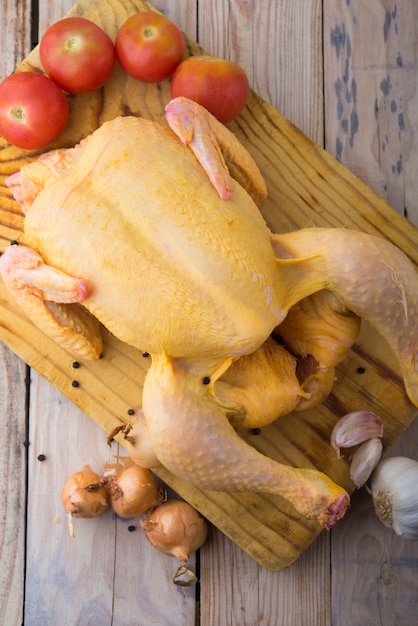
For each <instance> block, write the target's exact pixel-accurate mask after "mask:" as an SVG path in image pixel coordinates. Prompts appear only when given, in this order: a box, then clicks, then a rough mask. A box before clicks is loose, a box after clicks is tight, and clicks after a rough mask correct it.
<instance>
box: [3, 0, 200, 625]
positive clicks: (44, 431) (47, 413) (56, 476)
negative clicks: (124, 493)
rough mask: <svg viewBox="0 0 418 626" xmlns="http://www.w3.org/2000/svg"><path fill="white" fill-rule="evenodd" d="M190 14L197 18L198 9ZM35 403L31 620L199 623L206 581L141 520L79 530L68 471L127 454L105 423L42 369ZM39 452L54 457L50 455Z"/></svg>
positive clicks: (102, 521) (50, 9)
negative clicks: (199, 588)
mask: <svg viewBox="0 0 418 626" xmlns="http://www.w3.org/2000/svg"><path fill="white" fill-rule="evenodd" d="M71 7H72V3H71V2H69V0H65V1H64V0H62V2H61V6H59V5H58V4H56V3H55V4H54V5H53V6H51V5H50V3H48V2H43V3H41V5H40V22H39V35H40V36H41V35H42V33H43V32H44V31H45V29H46V28H47V27H48V25H49V24H50V23H52V22H54V21H56V20H58V19H60V18H61V17H62V16H63V15H64V14H65V13H66V12H67V11H68V10H69V9H70V8H71ZM188 8H189V7H188ZM168 14H169V11H168ZM185 14H186V16H187V18H188V19H189V20H191V14H192V11H191V10H188V11H185ZM176 15H177V17H180V11H176ZM186 21H187V20H186ZM72 374H73V375H74V374H75V371H74V370H73V372H72ZM30 409H31V410H30V441H31V446H30V454H29V466H28V473H29V495H28V513H27V572H26V597H25V619H26V621H27V623H30V624H40V623H57V624H58V623H59V624H62V625H63V626H65V625H68V626H70V625H71V626H72V625H73V624H75V623H77V624H87V623H88V624H97V625H98V626H99V625H100V626H106V624H109V625H110V624H123V625H124V626H125V625H126V626H128V625H129V624H131V625H132V626H133V625H137V624H151V623H161V624H167V626H170V625H171V626H177V624H184V625H185V626H193V625H194V624H195V592H196V588H195V587H191V588H188V589H181V590H179V588H177V587H176V586H175V585H174V584H173V582H172V576H173V574H174V572H175V569H176V568H177V565H178V563H177V561H176V560H175V559H172V558H170V557H167V556H164V555H161V554H158V553H157V552H156V550H155V549H154V548H153V547H152V546H151V545H150V544H149V543H148V541H147V540H146V538H145V534H144V533H143V531H142V530H141V529H140V526H139V521H138V519H129V520H124V519H121V518H118V517H116V516H115V515H113V514H112V513H111V512H110V511H108V512H106V513H105V514H104V515H103V516H101V517H100V518H96V519H91V520H75V521H74V526H75V533H76V537H75V538H72V537H70V535H69V532H68V528H67V520H66V518H65V514H64V510H63V507H62V503H61V497H60V494H61V488H62V486H63V485H64V483H65V481H66V479H67V478H68V477H69V476H70V475H71V474H72V473H73V472H74V471H78V470H79V469H81V467H82V466H83V465H84V464H85V463H89V464H90V465H91V467H92V468H93V469H94V470H95V471H96V472H98V473H100V472H101V471H102V468H103V464H104V463H105V462H114V461H115V459H114V458H113V455H114V454H124V453H125V454H126V452H124V450H123V449H119V446H117V445H113V446H112V449H111V450H109V448H108V446H107V445H106V442H105V437H104V433H103V430H102V429H101V428H99V427H98V426H97V424H95V423H94V422H93V421H92V420H89V419H88V418H87V416H86V415H85V414H84V413H83V412H82V411H81V410H80V409H78V408H77V407H76V406H75V405H74V404H73V403H72V402H70V401H69V400H67V399H66V398H64V397H63V396H62V395H61V393H60V392H59V391H58V390H57V389H56V388H55V387H53V386H52V385H51V384H50V383H49V382H48V381H47V380H46V379H45V378H43V377H42V376H40V375H38V374H37V373H36V372H35V371H33V372H32V384H31V403H30ZM125 411H126V407H125ZM63 433H65V435H64V436H63ZM39 454H44V455H45V456H46V459H45V461H44V462H42V463H40V462H39V460H38V455H39ZM132 527H133V528H135V531H134V532H133V531H132V530H128V528H129V529H132ZM189 566H190V567H191V568H192V569H193V568H194V567H195V561H194V558H193V557H192V558H191V559H190V562H189ZM22 578H23V577H22ZM10 623H12V622H10ZM16 623H17V622H16Z"/></svg>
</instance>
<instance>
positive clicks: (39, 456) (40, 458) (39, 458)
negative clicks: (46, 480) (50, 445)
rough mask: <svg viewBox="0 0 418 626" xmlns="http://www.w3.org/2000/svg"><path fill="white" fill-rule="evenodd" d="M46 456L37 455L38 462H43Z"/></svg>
mask: <svg viewBox="0 0 418 626" xmlns="http://www.w3.org/2000/svg"><path fill="white" fill-rule="evenodd" d="M45 459H46V456H45V454H38V461H45Z"/></svg>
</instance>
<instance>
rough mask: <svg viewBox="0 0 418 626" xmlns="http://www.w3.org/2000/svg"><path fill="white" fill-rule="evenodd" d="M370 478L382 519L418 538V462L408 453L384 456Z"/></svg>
mask: <svg viewBox="0 0 418 626" xmlns="http://www.w3.org/2000/svg"><path fill="white" fill-rule="evenodd" d="M370 482H371V489H370V491H371V495H372V498H373V506H374V510H375V513H376V515H377V517H378V518H379V519H380V521H381V522H382V523H383V524H384V525H385V526H387V527H388V528H392V529H393V530H394V531H395V533H396V534H397V535H399V536H401V537H403V538H404V539H412V540H415V541H416V540H418V462H417V461H415V460H414V459H410V458H407V457H389V458H387V459H384V460H383V461H381V462H380V463H379V464H378V466H377V467H376V469H375V471H374V472H373V474H372V476H371V480H370Z"/></svg>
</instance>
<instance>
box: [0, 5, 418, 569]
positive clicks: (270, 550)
mask: <svg viewBox="0 0 418 626" xmlns="http://www.w3.org/2000/svg"><path fill="white" fill-rule="evenodd" d="M152 8H153V7H152V6H151V5H150V4H148V3H147V2H141V1H140V0H111V1H110V0H90V1H87V0H80V1H79V2H78V3H77V4H76V5H75V7H74V8H73V10H72V11H71V15H81V16H84V17H87V18H89V19H91V20H93V21H95V22H97V23H98V24H99V25H100V26H102V27H103V28H104V29H105V30H106V31H107V32H108V33H109V34H110V36H112V37H114V36H115V33H116V31H117V28H118V27H119V26H120V25H121V24H122V23H123V22H124V21H125V19H126V18H127V17H128V16H129V15H130V14H132V13H135V12H136V11H138V10H147V9H152ZM187 44H188V53H189V54H196V53H198V52H200V51H201V49H200V48H199V46H198V45H197V44H196V43H194V42H193V41H191V40H190V39H188V40H187ZM39 66H40V63H39V56H38V51H37V49H35V50H34V51H33V52H32V53H31V54H30V55H29V56H28V57H27V59H25V61H24V62H23V63H22V64H21V66H19V69H31V70H33V69H38V68H39ZM169 99H170V94H169V82H168V81H165V82H163V83H160V84H158V85H152V84H151V85H150V84H143V83H139V82H137V81H133V80H132V79H129V78H128V77H127V76H126V75H124V74H123V72H121V70H120V69H119V68H116V69H115V72H114V74H113V76H112V78H111V80H110V81H109V83H108V84H107V85H106V86H105V87H104V89H102V90H99V91H98V92H95V93H92V94H85V95H80V96H76V97H71V102H70V104H71V116H70V121H69V124H68V127H67V129H66V130H65V132H64V133H62V135H61V136H60V137H59V138H58V139H57V140H56V141H55V142H54V143H52V144H50V146H48V149H50V148H54V147H62V146H64V147H69V146H73V145H74V144H75V143H77V142H78V141H80V139H82V138H83V137H85V136H86V135H88V134H89V133H91V132H92V131H93V130H94V129H95V128H97V127H98V126H99V125H100V124H102V123H103V122H104V121H106V120H108V119H111V118H113V117H115V116H117V115H120V114H125V115H126V114H134V115H140V116H143V117H146V118H150V119H153V120H156V121H158V122H160V123H162V124H165V120H164V115H163V112H164V106H165V104H166V103H167V102H168V100H169ZM229 127H230V128H231V130H233V131H234V132H235V133H236V135H237V136H238V137H239V139H240V140H241V141H242V143H243V144H244V145H245V146H246V147H247V149H248V150H249V151H250V152H251V154H252V155H253V157H254V158H255V160H256V161H257V163H258V165H259V167H260V169H261V171H262V173H263V175H264V177H265V179H266V182H267V186H268V190H269V197H268V199H267V200H266V201H264V202H263V204H262V206H261V210H262V212H263V214H264V216H265V218H266V220H267V222H268V224H269V225H270V227H271V228H272V230H274V231H280V232H285V231H289V230H294V229H297V228H301V227H306V226H333V227H334V226H335V227H337V226H345V227H349V228H354V229H357V230H362V231H365V232H369V233H372V234H376V235H380V236H384V237H386V238H387V239H389V240H391V241H392V242H393V243H394V244H395V245H397V246H399V247H400V248H401V249H403V250H404V252H405V253H406V254H407V255H408V256H409V257H410V259H411V260H412V262H413V263H415V265H416V266H418V245H417V244H418V229H417V228H416V227H414V226H413V225H412V224H411V223H409V222H408V221H407V220H406V219H404V218H403V217H402V216H401V215H400V214H399V213H397V212H396V211H395V210H394V209H393V208H392V207H390V206H389V205H388V204H387V203H386V202H385V201H384V200H382V199H381V198H380V197H378V196H377V195H376V194H375V193H374V192H373V191H371V190H370V189H369V188H368V187H367V186H366V185H364V184H363V183H362V182H361V181H360V180H359V179H358V178H356V177H355V176H354V175H352V174H351V173H350V172H349V171H348V170H347V169H345V168H344V167H343V166H341V164H339V163H338V162H337V161H336V160H335V159H334V158H332V157H331V156H330V155H329V154H327V153H326V152H325V151H324V150H323V149H322V148H320V147H319V146H318V145H316V144H314V143H313V142H312V141H311V140H310V139H309V138H307V137H306V136H305V135H304V134H303V133H301V132H300V131H299V130H298V129H297V128H295V127H294V126H293V125H292V124H291V123H290V122H289V121H288V120H287V119H285V118H284V117H283V116H282V115H280V113H278V112H277V111H276V110H275V109H274V108H272V107H271V106H270V105H268V104H267V103H266V102H265V101H263V100H262V99H261V98H260V97H259V96H257V95H256V94H255V93H252V94H251V97H250V100H249V102H248V105H247V107H246V109H245V110H244V112H243V113H242V114H241V115H240V116H239V118H238V119H237V120H236V121H234V122H233V123H231V124H229ZM38 155H39V151H38V152H25V151H22V150H20V149H18V148H15V147H12V146H9V145H8V144H6V143H5V142H4V141H3V140H2V139H1V138H0V252H2V251H4V250H5V248H6V247H7V246H8V245H9V243H10V241H11V240H13V239H17V240H19V239H20V238H21V235H22V227H23V216H22V214H21V211H20V209H19V207H18V205H17V204H16V203H15V202H14V201H13V199H12V198H11V194H10V192H9V190H8V189H7V188H6V187H5V185H4V179H5V177H6V176H7V175H9V174H11V173H13V172H15V171H17V170H18V169H19V168H20V167H21V166H22V165H23V164H24V163H25V162H27V161H29V160H33V159H35V158H36V157H37V156H38ZM0 340H1V341H3V342H4V343H5V344H7V345H8V346H9V347H10V348H11V349H12V350H13V351H14V352H16V354H18V355H19V356H20V357H21V358H22V359H23V360H24V361H25V362H26V363H28V364H29V365H30V366H31V367H33V368H34V369H36V370H37V371H38V372H39V373H40V374H42V375H43V376H45V378H47V379H48V380H49V381H50V382H51V383H52V384H53V385H55V387H56V388H57V389H59V390H60V391H61V392H62V393H63V394H64V395H66V396H67V397H68V398H70V399H71V400H72V401H73V402H74V403H75V404H76V405H77V406H79V407H80V408H81V409H82V410H83V411H84V412H85V413H86V414H87V415H88V416H89V417H91V418H92V419H93V420H94V421H95V422H97V423H98V424H99V425H100V426H101V427H102V428H103V429H104V430H105V431H106V432H108V431H109V430H110V429H111V428H113V426H114V425H115V424H116V423H118V422H119V419H120V418H123V419H128V410H129V409H132V408H134V409H135V408H138V407H139V403H140V397H141V389H142V384H143V380H144V376H145V373H146V371H147V368H148V359H147V358H146V357H143V356H142V354H141V353H139V352H138V351H136V350H134V349H132V348H131V347H129V346H126V345H125V344H123V343H121V342H119V341H118V340H116V339H115V338H114V337H112V336H111V335H110V334H109V333H108V332H107V331H106V330H104V340H105V348H104V352H103V358H102V359H101V360H100V361H99V362H98V363H82V364H81V366H80V367H79V368H78V369H74V368H73V367H72V363H73V359H72V358H71V356H69V355H68V354H67V353H66V352H65V351H63V350H62V349H61V348H59V347H58V346H56V344H55V343H53V342H51V341H50V340H49V339H48V338H47V337H45V336H44V335H43V334H42V333H40V332H39V331H38V330H37V329H36V328H35V327H34V326H33V325H32V324H31V323H30V322H28V321H27V320H26V318H25V317H24V316H23V315H22V314H21V313H20V312H19V310H18V309H17V308H16V307H15V305H14V303H13V302H12V301H11V300H9V297H8V295H7V293H6V291H5V289H4V287H3V284H2V283H1V282H0ZM74 379H76V380H77V381H78V383H79V386H78V387H73V386H72V384H71V383H72V381H73V380H74ZM363 408H365V409H368V410H371V411H374V412H376V413H378V414H379V415H380V416H381V417H382V418H383V420H384V423H385V434H384V445H385V448H387V447H389V446H390V445H391V444H392V443H393V442H394V440H395V439H396V438H397V437H398V436H399V435H400V434H401V432H402V431H403V430H404V429H405V428H406V427H407V426H408V424H409V423H410V422H411V421H412V420H413V418H414V417H415V415H416V414H417V409H416V408H415V407H413V406H412V405H411V403H410V402H409V401H408V399H407V397H406V395H405V392H404V387H403V383H402V380H401V378H400V375H399V371H398V367H397V363H396V361H395V359H394V358H393V355H392V354H391V352H390V351H389V349H388V347H387V346H386V344H385V343H384V341H383V340H382V339H381V338H380V337H379V336H378V335H377V334H376V333H374V331H373V330H372V329H370V328H369V327H367V326H366V325H364V327H363V330H362V333H361V336H360V338H359V340H358V341H357V343H356V344H355V346H354V348H353V349H352V350H351V352H350V354H349V356H348V358H347V359H346V360H345V361H344V363H342V364H341V365H340V366H339V367H338V370H337V380H336V384H335V387H334V390H333V392H332V394H331V395H330V397H329V398H328V399H327V401H326V402H325V403H324V404H323V405H322V406H320V407H318V408H317V409H315V410H312V411H306V412H303V413H295V414H290V415H288V416H286V417H283V418H281V419H280V420H278V421H277V422H276V423H275V424H273V425H271V426H269V427H266V428H264V429H262V431H261V433H259V434H254V433H252V432H240V434H241V435H242V436H243V437H244V438H245V439H246V440H247V441H248V442H249V443H250V444H252V445H254V446H255V447H256V448H257V449H258V450H260V451H261V452H263V453H264V454H266V455H268V456H270V457H271V458H274V459H276V460H278V461H280V462H284V463H288V464H294V465H296V466H300V467H315V468H317V469H320V470H322V471H324V472H326V473H327V474H328V475H330V476H331V477H332V478H333V479H334V480H335V481H336V482H338V483H340V484H341V485H343V486H344V487H345V488H346V489H347V490H348V491H349V492H351V491H352V490H353V488H354V485H353V483H352V482H351V480H350V478H349V472H348V464H347V462H346V461H345V460H337V459H336V458H335V453H334V451H333V450H332V449H331V447H330V445H329V437H330V433H331V430H332V427H333V425H334V423H335V421H336V420H337V419H338V418H339V417H340V416H342V415H344V414H345V413H347V412H349V411H352V410H356V409H363ZM104 436H105V435H104ZM158 475H159V476H160V477H161V478H162V479H163V480H164V481H165V482H166V483H167V484H168V485H170V486H171V487H173V488H174V489H175V490H176V491H177V493H179V494H180V495H181V496H182V497H184V498H185V499H186V500H188V501H189V502H190V503H191V504H193V505H194V506H196V507H197V508H198V509H199V510H200V511H201V513H202V514H203V515H205V517H207V518H208V519H209V520H210V521H211V522H212V523H213V524H215V525H216V526H217V527H218V528H219V529H220V530H222V531H223V532H224V533H225V534H227V535H228V536H229V537H230V538H231V539H232V540H233V541H234V542H235V543H237V544H238V545H239V546H240V547H241V548H242V549H243V550H245V551H246V552H247V553H248V554H249V555H251V556H252V557H253V558H254V559H255V560H256V561H258V562H259V563H260V564H261V565H262V566H264V567H266V568H267V569H271V570H279V569H283V568H285V567H287V566H288V565H290V564H291V563H292V562H294V561H295V560H296V559H297V558H298V557H299V556H300V554H301V553H302V552H303V551H304V550H305V549H306V548H307V546H308V545H309V544H310V543H311V542H312V541H313V540H314V538H315V537H316V536H317V535H318V533H319V532H320V531H321V529H320V527H319V525H318V524H316V523H315V522H308V521H307V520H305V519H304V518H302V517H301V516H300V515H298V514H297V513H296V511H295V510H294V509H293V507H292V506H291V505H289V504H288V503H287V502H285V501H283V500H282V499H281V498H279V497H274V496H269V497H268V496H261V495H258V494H237V495H235V494H225V493H221V492H209V491H203V490H200V489H196V488H194V487H193V486H191V485H189V484H188V483H187V482H186V481H183V480H180V479H178V478H177V477H175V476H173V475H172V474H170V473H169V472H167V471H166V470H159V471H158Z"/></svg>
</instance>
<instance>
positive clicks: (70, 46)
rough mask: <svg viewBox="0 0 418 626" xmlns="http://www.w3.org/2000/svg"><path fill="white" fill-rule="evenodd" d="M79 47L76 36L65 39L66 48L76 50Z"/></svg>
mask: <svg viewBox="0 0 418 626" xmlns="http://www.w3.org/2000/svg"><path fill="white" fill-rule="evenodd" d="M79 47H80V42H79V40H78V39H77V38H76V37H71V39H69V40H68V41H67V49H68V50H77V48H79Z"/></svg>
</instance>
